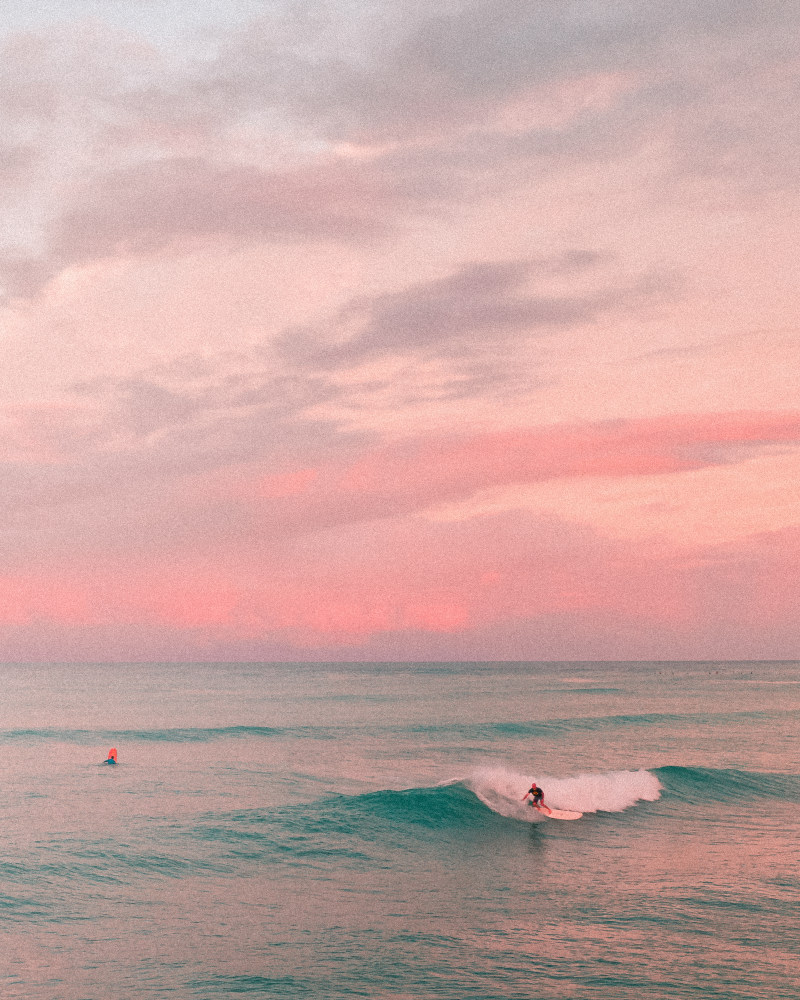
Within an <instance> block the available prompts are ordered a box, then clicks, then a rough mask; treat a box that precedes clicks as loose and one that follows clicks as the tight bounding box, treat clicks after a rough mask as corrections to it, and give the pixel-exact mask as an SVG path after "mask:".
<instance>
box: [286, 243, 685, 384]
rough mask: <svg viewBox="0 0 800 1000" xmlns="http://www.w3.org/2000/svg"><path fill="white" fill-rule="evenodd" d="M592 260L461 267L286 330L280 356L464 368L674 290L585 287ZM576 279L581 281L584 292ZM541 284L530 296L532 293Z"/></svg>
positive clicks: (577, 256) (644, 283)
mask: <svg viewBox="0 0 800 1000" xmlns="http://www.w3.org/2000/svg"><path fill="white" fill-rule="evenodd" d="M600 260H601V258H600V257H599V255H597V254H595V253H592V252H590V251H577V252H572V253H568V254H565V255H563V256H560V257H552V258H539V259H529V260H513V261H494V262H485V263H476V264H467V265H465V266H463V267H462V268H460V269H459V270H458V271H456V272H454V273H453V274H451V275H448V276H446V277H444V278H437V279H434V280H431V281H424V282H417V283H416V284H413V285H411V286H409V287H408V288H405V289H403V290H402V291H400V292H392V293H387V294H384V295H379V296H376V297H373V298H370V299H367V298H358V299H355V300H353V301H351V302H350V303H348V304H347V305H346V306H345V307H344V308H343V309H342V310H341V311H340V313H339V314H338V315H337V316H336V317H335V318H334V322H333V324H332V328H331V330H329V331H326V334H327V336H328V338H329V339H332V340H334V341H335V343H334V345H333V346H329V345H326V344H325V341H324V339H323V336H322V335H321V333H318V332H317V331H314V330H311V329H308V328H304V329H293V330H288V331H286V333H285V334H284V335H283V337H282V338H280V339H279V340H278V342H277V345H276V346H277V347H278V349H279V350H280V352H281V354H282V355H283V356H284V357H285V358H286V360H287V361H289V362H294V363H295V364H297V365H299V366H300V367H301V368H305V369H307V370H309V371H313V370H325V369H336V368H339V367H349V366H353V365H357V364H360V363H362V362H365V361H370V360H374V359H378V358H382V357H391V356H395V357H397V356H409V355H414V354H415V353H419V352H422V353H425V354H428V355H432V354H433V355H438V356H442V357H444V356H448V357H451V358H453V359H456V360H459V361H462V362H463V361H464V360H465V357H468V356H469V354H470V353H473V352H474V353H476V354H477V355H478V356H480V354H481V353H482V350H483V348H484V347H485V348H487V349H490V348H494V347H496V346H497V344H498V343H500V342H502V341H505V340H508V339H511V338H519V337H529V336H534V335H542V334H545V333H552V332H554V331H556V330H564V329H568V328H573V327H576V326H582V325H585V324H588V323H592V322H594V321H595V320H597V319H598V318H599V317H600V316H601V315H602V314H603V313H604V312H607V311H610V310H612V309H613V310H623V309H626V308H629V307H630V306H632V305H633V304H634V303H636V304H637V305H641V304H642V303H643V302H644V301H645V300H647V299H652V298H653V297H654V296H655V295H656V294H659V295H663V294H664V293H665V292H667V291H671V290H672V288H673V286H674V275H662V276H659V277H656V276H645V277H643V278H641V279H639V280H634V281H632V282H631V281H628V282H626V283H625V284H624V285H619V284H617V285H610V286H608V287H604V288H600V289H599V290H598V289H596V288H592V287H591V285H590V284H589V282H586V281H585V278H586V276H587V274H588V276H589V279H590V280H591V277H592V270H593V269H594V268H596V266H597V265H598V264H599V263H600ZM565 277H568V278H569V279H571V283H572V286H573V288H574V290H573V291H570V292H569V293H564V292H559V291H552V290H548V288H547V285H548V283H552V279H554V278H556V279H563V278H565ZM581 278H584V284H587V285H589V287H586V288H585V289H582V288H581V284H580V283H581ZM537 284H538V285H539V286H540V290H538V291H535V292H534V291H533V290H531V286H534V287H535V286H536V285H537Z"/></svg>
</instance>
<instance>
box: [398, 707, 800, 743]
mask: <svg viewBox="0 0 800 1000" xmlns="http://www.w3.org/2000/svg"><path fill="white" fill-rule="evenodd" d="M796 715H797V713H796V712H793V711H768V712H758V711H745V712H681V713H679V712H644V713H629V714H620V715H597V716H577V717H571V718H563V719H540V720H535V721H521V722H489V723H480V724H477V725H458V724H456V725H433V726H412V727H409V731H410V732H416V733H420V734H425V735H428V736H436V735H437V734H441V735H443V736H444V735H447V736H453V735H458V736H463V737H470V738H480V737H488V738H491V737H503V736H507V737H526V736H555V735H561V734H565V733H594V732H607V731H610V730H616V729H626V728H636V727H642V728H647V727H651V726H652V727H658V726H669V727H670V728H671V729H675V728H676V727H681V726H687V727H695V726H698V725H725V724H727V723H731V722H755V721H764V720H768V719H777V718H784V717H789V716H796Z"/></svg>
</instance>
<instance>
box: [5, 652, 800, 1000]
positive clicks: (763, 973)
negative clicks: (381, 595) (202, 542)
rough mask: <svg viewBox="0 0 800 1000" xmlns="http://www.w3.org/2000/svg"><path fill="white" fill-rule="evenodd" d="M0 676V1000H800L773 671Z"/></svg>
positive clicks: (222, 669) (793, 766)
mask: <svg viewBox="0 0 800 1000" xmlns="http://www.w3.org/2000/svg"><path fill="white" fill-rule="evenodd" d="M0 685H2V698H1V699H0V824H1V827H2V845H3V847H2V853H0V955H2V958H1V959H0V996H1V997H3V998H4V1000H10V998H20V1000H45V998H46V1000H133V998H136V1000H143V998H159V1000H161V998H169V997H175V998H179V1000H193V998H197V1000H212V998H228V997H230V998H234V997H236V998H239V997H253V998H255V997H275V998H292V1000H293V998H323V1000H324V998H348V997H367V998H372V1000H383V998H395V1000H424V998H434V997H435V998H452V1000H532V998H542V1000H568V998H592V1000H594V998H598V1000H599V998H603V1000H606V998H611V1000H628V998H630V1000H634V998H635V1000H642V998H658V1000H662V998H663V1000H667V998H669V1000H677V998H725V1000H766V998H775V1000H777V998H786V1000H797V997H798V996H800V846H799V845H798V833H799V832H800V824H799V823H798V817H799V815H800V810H799V809H798V806H799V805H800V759H799V751H800V742H799V741H798V736H799V735H800V664H797V663H544V664H543V663H514V664H509V663H497V664H470V663H450V664H244V665H243V664H185V665H174V664H162V665H105V666H104V665H48V666H28V665H25V666H20V665H9V666H3V667H0ZM112 746H113V747H115V748H117V750H118V760H119V764H118V766H116V767H112V766H106V765H104V764H102V763H101V762H102V761H103V760H104V759H105V757H106V754H107V752H108V750H109V748H110V747H112ZM532 780H536V782H537V783H538V784H539V785H540V786H541V787H542V788H543V789H544V792H545V802H546V803H547V804H549V805H551V806H554V807H557V808H561V809H571V810H578V811H582V812H583V814H584V815H583V816H582V818H581V819H578V820H575V821H571V822H566V821H558V820H554V819H548V818H546V817H545V816H543V815H542V814H541V813H539V812H537V811H536V810H534V809H531V808H530V807H529V806H527V805H526V804H525V803H524V802H523V801H522V797H523V795H524V793H525V791H526V790H527V788H528V787H529V785H530V783H531V781H532Z"/></svg>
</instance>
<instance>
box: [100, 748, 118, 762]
mask: <svg viewBox="0 0 800 1000" xmlns="http://www.w3.org/2000/svg"><path fill="white" fill-rule="evenodd" d="M103 763H104V764H116V763H117V748H116V747H112V748H111V749H110V750H109V751H108V759H107V760H104V761H103Z"/></svg>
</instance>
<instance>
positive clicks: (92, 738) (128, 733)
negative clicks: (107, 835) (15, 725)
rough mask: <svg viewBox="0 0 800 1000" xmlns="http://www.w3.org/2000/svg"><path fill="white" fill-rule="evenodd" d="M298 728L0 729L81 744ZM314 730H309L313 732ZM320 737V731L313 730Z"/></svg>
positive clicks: (254, 734)
mask: <svg viewBox="0 0 800 1000" xmlns="http://www.w3.org/2000/svg"><path fill="white" fill-rule="evenodd" d="M288 732H291V733H293V734H297V730H287V729H280V728H276V727H273V726H219V727H188V728H173V729H126V730H119V729H114V730H111V729H99V730H98V729H57V728H43V729H5V730H2V731H0V742H3V743H17V742H20V741H23V742H31V743H41V742H59V743H80V744H86V743H89V744H94V743H97V742H101V743H107V742H109V741H117V740H119V741H122V740H125V741H126V742H129V743H136V742H139V743H207V742H209V741H211V740H220V739H246V738H259V737H260V738H264V737H275V736H283V735H285V734H286V733H288ZM311 732H312V730H309V733H311ZM313 733H314V735H317V736H319V735H320V731H319V730H313Z"/></svg>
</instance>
